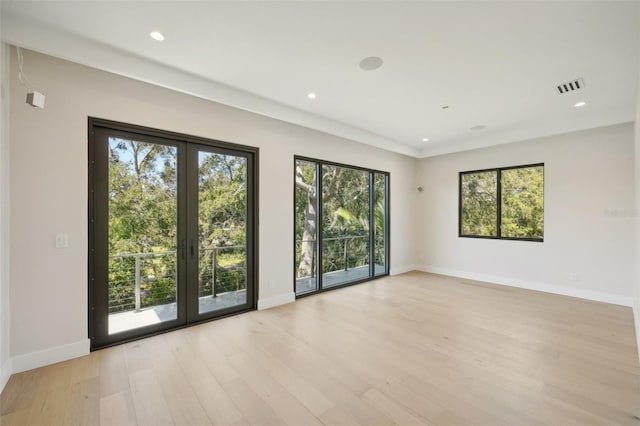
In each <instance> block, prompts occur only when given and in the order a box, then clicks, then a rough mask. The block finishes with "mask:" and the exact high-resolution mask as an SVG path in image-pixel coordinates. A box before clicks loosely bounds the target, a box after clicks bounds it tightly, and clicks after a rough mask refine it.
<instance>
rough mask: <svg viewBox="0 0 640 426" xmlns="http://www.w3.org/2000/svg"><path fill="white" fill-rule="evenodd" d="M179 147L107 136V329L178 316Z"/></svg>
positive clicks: (117, 329)
mask: <svg viewBox="0 0 640 426" xmlns="http://www.w3.org/2000/svg"><path fill="white" fill-rule="evenodd" d="M176 159H177V148H176V147H173V146H166V145H159V144H153V143H146V142H138V141H133V140H126V139H119V138H114V137H110V138H109V183H108V191H109V194H108V200H109V223H108V233H109V234H108V235H109V299H108V312H109V334H114V333H119V332H122V331H126V330H130V329H134V328H138V327H143V326H147V325H151V324H156V323H160V322H163V321H169V320H175V319H176V318H177V307H176V302H177V295H176V277H177V275H176V273H177V266H176V261H177V256H176V247H177V244H176V238H177V235H176V233H177V162H176Z"/></svg>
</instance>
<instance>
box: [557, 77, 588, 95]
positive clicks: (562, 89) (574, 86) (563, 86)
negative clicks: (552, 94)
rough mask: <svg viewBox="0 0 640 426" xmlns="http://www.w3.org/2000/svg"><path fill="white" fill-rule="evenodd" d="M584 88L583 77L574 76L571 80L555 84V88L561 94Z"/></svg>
mask: <svg viewBox="0 0 640 426" xmlns="http://www.w3.org/2000/svg"><path fill="white" fill-rule="evenodd" d="M580 89H584V79H583V78H576V79H574V80H571V81H567V82H566V83H560V84H558V85H557V86H556V90H557V91H558V93H560V94H561V95H562V94H564V93H569V92H573V91H575V90H580Z"/></svg>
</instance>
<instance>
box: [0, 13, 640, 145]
mask: <svg viewBox="0 0 640 426" xmlns="http://www.w3.org/2000/svg"><path fill="white" fill-rule="evenodd" d="M0 7H1V9H2V10H1V12H0V14H1V16H2V23H1V26H0V27H1V30H2V39H3V41H5V42H8V43H10V44H15V45H19V46H22V47H24V48H26V49H31V50H36V51H39V52H42V53H46V54H49V55H52V56H57V57H61V58H65V59H67V60H71V61H75V62H78V63H80V64H83V65H88V66H91V67H94V68H98V69H102V70H106V71H109V72H112V73H116V74H120V75H124V76H127V77H129V78H134V79H138V80H141V81H145V82H148V83H152V84H157V85H159V86H162V87H165V88H170V89H174V90H177V91H180V92H183V93H188V94H190V95H193V96H198V97H201V98H203V99H208V100H212V101H215V102H220V103H223V104H226V105H230V106H233V107H236V108H241V109H245V110H248V111H251V112H255V113H258V114H263V115H265V116H269V117H273V118H277V119H280V120H283V121H287V122H291V123H295V124H298V125H302V126H305V127H309V128H313V129H315V130H320V131H324V132H326V133H330V134H333V135H338V136H341V137H345V138H348V139H352V140H356V141H359V142H362V143H365V144H371V145H374V146H377V147H379V148H384V149H388V150H391V151H395V152H400V153H403V154H407V155H412V156H416V157H421V156H430V155H438V154H444V153H447V152H455V151H460V150H464V149H472V148H478V147H482V146H489V145H495V144H501V143H507V142H513V141H518V140H524V139H532V138H536V137H541V136H547V135H551V134H558V133H566V132H570V131H576V130H582V129H587V128H592V127H597V126H605V125H611V124H616V123H622V122H629V121H633V120H634V115H635V94H636V93H637V80H638V62H639V61H638V59H639V58H638V56H639V55H638V52H640V41H639V40H640V37H639V32H640V27H639V26H638V22H637V17H638V13H639V12H640V11H639V8H640V2H569V1H545V2H476V1H461V2H445V1H440V2H411V1H407V2H405V1H397V2H377V1H362V2H182V1H158V2H153V7H152V8H150V7H149V3H148V2H114V1H100V2H77V1H67V0H60V1H55V2H48V1H12V0H2V2H1V3H0ZM301 16H304V17H305V19H300V17H301ZM114 22H117V23H118V25H117V26H116V25H114ZM158 23H162V25H163V28H162V31H163V32H164V33H165V34H179V35H180V37H179V40H177V37H176V38H172V42H171V43H170V44H168V45H163V46H162V47H163V48H162V49H149V44H148V39H145V38H141V37H139V31H140V28H156V29H157V27H156V25H158ZM202 40H206V41H207V43H206V47H203V44H202ZM486 46H491V54H490V55H489V54H487V51H486ZM372 53H375V56H368V55H371V54H372ZM371 57H376V58H381V59H382V58H384V61H383V62H384V64H383V65H382V67H379V68H378V69H377V70H376V71H371V70H369V71H367V72H363V69H362V68H361V67H360V66H356V64H359V62H358V61H362V59H368V58H371ZM504 58H509V60H508V61H507V62H505V60H504ZM576 76H580V78H582V83H583V82H584V81H588V83H589V85H588V86H587V87H585V86H584V84H582V83H581V81H580V79H579V78H574V77H576ZM571 78H574V80H570V79H571ZM310 81H312V82H313V85H314V87H313V89H314V92H315V93H321V94H330V95H323V97H322V102H321V103H318V102H313V103H311V102H309V100H308V99H307V98H305V97H304V94H306V93H308V91H309V89H308V87H309V86H308V84H309V82H310ZM572 81H573V82H575V81H578V85H579V86H580V88H579V89H577V90H578V91H579V92H581V93H582V92H583V93H584V95H580V96H581V97H582V96H584V98H583V99H586V98H587V97H588V99H589V108H588V109H587V108H584V109H583V111H582V113H581V114H575V112H574V111H573V110H571V109H567V103H565V102H557V101H558V98H557V97H556V96H558V93H559V91H558V89H557V86H558V85H560V84H562V85H564V82H572ZM575 87H577V86H576V84H575V83H574V88H575ZM568 88H569V89H570V88H571V87H570V86H568ZM563 90H564V87H563ZM301 93H302V94H303V96H301V95H300V94H301ZM571 93H576V94H577V93H578V92H576V91H575V90H574V91H569V92H568V93H566V94H562V95H560V96H566V97H570V96H571ZM578 100H579V99H574V100H573V102H574V103H575V102H577V101H578ZM452 105H453V106H452ZM443 106H449V108H448V109H447V108H445V109H446V113H444V112H445V111H443V109H442V107H443ZM478 111H482V120H483V122H486V123H491V127H490V128H487V129H484V130H483V131H482V132H470V131H469V127H470V124H468V123H473V122H475V121H476V120H477V118H476V117H478ZM426 124H427V125H428V128H429V137H430V139H431V140H432V143H429V144H424V143H422V141H421V139H422V138H421V137H420V136H418V137H416V134H417V135H420V134H421V132H422V129H424V128H425V125H426Z"/></svg>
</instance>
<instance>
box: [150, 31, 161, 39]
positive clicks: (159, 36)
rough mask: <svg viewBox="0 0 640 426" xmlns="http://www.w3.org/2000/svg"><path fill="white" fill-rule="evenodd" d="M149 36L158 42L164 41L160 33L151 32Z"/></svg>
mask: <svg viewBox="0 0 640 426" xmlns="http://www.w3.org/2000/svg"><path fill="white" fill-rule="evenodd" d="M149 36H150V37H151V38H152V39H154V40H156V41H164V35H162V33H161V32H160V31H151V32H150V33H149Z"/></svg>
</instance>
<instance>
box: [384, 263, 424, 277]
mask: <svg viewBox="0 0 640 426" xmlns="http://www.w3.org/2000/svg"><path fill="white" fill-rule="evenodd" d="M418 269H420V266H418V265H405V266H399V267H397V268H391V269H390V270H389V275H400V274H404V273H406V272H411V271H417V270H418Z"/></svg>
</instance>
